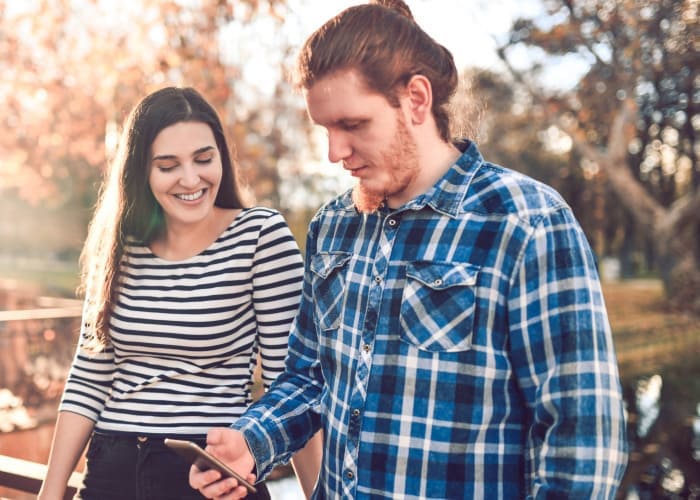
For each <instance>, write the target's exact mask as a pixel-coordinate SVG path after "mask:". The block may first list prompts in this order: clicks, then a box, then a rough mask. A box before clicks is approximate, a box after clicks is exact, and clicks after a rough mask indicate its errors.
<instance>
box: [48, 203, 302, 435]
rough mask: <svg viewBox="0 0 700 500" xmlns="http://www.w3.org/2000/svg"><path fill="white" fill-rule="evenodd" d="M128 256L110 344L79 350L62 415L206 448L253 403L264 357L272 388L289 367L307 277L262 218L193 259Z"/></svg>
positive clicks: (282, 226) (248, 213)
mask: <svg viewBox="0 0 700 500" xmlns="http://www.w3.org/2000/svg"><path fill="white" fill-rule="evenodd" d="M125 254H126V255H125V258H124V259H123V262H122V267H121V272H122V273H121V277H122V281H121V282H120V287H119V290H118V298H117V301H116V305H115V307H114V309H113V312H112V315H111V319H110V324H109V328H110V335H111V343H110V344H109V345H108V346H107V348H106V349H105V350H104V351H102V352H100V353H98V354H92V353H89V352H86V351H84V350H83V349H82V348H81V347H80V345H79V347H78V349H77V351H76V356H75V358H74V362H73V365H72V368H71V371H70V373H69V377H68V379H67V382H66V387H65V390H64V395H63V399H62V402H61V405H60V410H61V411H70V412H74V413H78V414H81V415H83V416H85V417H87V418H90V419H92V420H94V421H95V422H96V426H95V429H96V430H97V431H98V432H102V433H138V434H142V435H152V436H172V435H178V436H188V437H197V438H201V437H203V436H205V435H206V433H207V431H208V430H209V429H210V428H211V427H213V426H228V425H229V424H230V423H231V421H232V420H235V419H236V418H237V417H238V416H239V415H240V414H241V413H242V412H243V411H244V410H245V408H246V407H247V406H248V405H249V404H250V402H251V392H250V391H251V387H252V374H253V370H254V368H255V365H256V362H257V358H258V356H259V357H260V358H261V360H262V376H263V382H264V384H265V385H266V386H269V384H270V383H271V382H272V381H273V380H274V379H275V378H276V377H277V376H278V375H279V373H280V372H281V371H282V370H283V368H284V359H285V355H286V353H287V342H288V336H289V328H290V325H291V322H292V320H293V318H294V315H295V314H296V311H297V308H298V305H299V299H300V293H301V279H302V274H303V261H302V258H301V254H300V252H299V247H298V246H297V244H296V242H295V240H294V238H293V236H292V234H291V232H290V230H289V227H288V226H287V224H286V222H285V220H284V219H283V217H282V215H281V214H279V213H278V212H277V211H275V210H272V209H267V208H261V207H256V208H252V209H247V210H243V211H242V212H241V213H240V214H239V215H238V216H237V217H236V219H235V220H234V221H233V222H232V223H231V224H230V225H229V227H228V228H227V229H226V230H225V231H224V232H223V233H222V234H221V235H220V236H219V237H218V239H217V240H216V241H215V242H214V243H213V244H212V245H211V246H210V247H209V248H208V249H206V250H205V251H203V252H201V253H200V254H198V255H196V256H194V257H191V258H188V259H185V260H182V261H170V260H163V259H161V258H159V257H157V256H155V255H154V254H153V253H152V252H151V251H150V250H149V248H148V247H146V246H142V245H137V244H132V245H129V246H127V248H126V252H125ZM85 334H86V332H85V331H83V332H81V335H82V336H83V338H84V336H85ZM81 344H82V342H81Z"/></svg>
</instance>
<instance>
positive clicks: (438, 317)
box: [234, 144, 627, 499]
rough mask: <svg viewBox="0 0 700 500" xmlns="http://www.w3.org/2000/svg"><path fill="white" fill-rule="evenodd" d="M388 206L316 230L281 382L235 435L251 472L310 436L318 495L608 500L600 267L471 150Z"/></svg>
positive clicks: (548, 193) (615, 440)
mask: <svg viewBox="0 0 700 500" xmlns="http://www.w3.org/2000/svg"><path fill="white" fill-rule="evenodd" d="M464 147H466V149H465V150H464V152H463V154H462V156H461V157H460V158H459V160H458V161H457V163H456V164H455V165H454V166H453V167H452V168H451V169H450V170H449V171H448V172H447V173H446V174H445V175H444V176H443V178H442V179H441V180H440V181H439V182H438V183H437V184H436V185H435V186H434V187H433V188H432V189H430V190H429V191H428V192H427V193H425V194H424V195H421V196H419V197H417V198H416V199H414V200H412V201H411V202H409V203H407V204H406V205H405V206H403V207H401V208H400V209H398V210H393V211H390V210H388V209H382V210H380V211H378V212H377V213H374V214H371V215H366V214H365V215H363V214H360V213H358V212H357V211H356V209H355V207H354V205H353V203H352V201H351V198H350V196H349V194H348V193H346V194H345V195H343V196H341V197H339V198H337V199H335V200H334V201H332V202H331V203H329V204H327V205H326V206H325V207H323V208H322V209H321V210H319V212H318V213H317V215H316V217H315V218H314V219H313V220H312V222H311V224H310V230H309V235H308V240H307V245H306V272H305V281H304V288H303V297H302V302H301V305H300V311H299V314H298V316H297V319H296V321H295V324H294V327H293V329H292V334H291V338H290V350H289V354H288V358H287V368H286V372H285V373H284V374H283V375H282V376H281V377H280V378H279V379H278V381H277V383H276V384H275V385H273V387H272V389H270V391H269V393H268V394H267V396H266V397H264V398H263V400H262V401H261V402H260V403H258V404H256V405H254V406H253V407H252V408H251V410H249V411H248V412H247V413H246V414H245V415H244V417H242V418H241V419H240V420H239V421H238V422H236V423H235V424H234V427H236V428H239V429H242V430H244V432H245V435H246V439H247V440H248V443H249V445H250V447H251V450H252V451H253V454H254V456H255V458H256V462H257V470H258V473H259V475H260V476H264V475H265V474H267V473H268V472H269V471H270V469H271V466H272V465H273V463H275V462H279V461H280V460H287V459H289V457H290V452H292V451H293V450H297V449H298V448H300V447H301V446H302V445H303V443H304V441H305V440H306V439H308V438H309V436H310V435H311V434H312V433H313V432H314V431H316V430H317V429H318V428H319V427H320V428H322V429H323V431H324V433H325V441H324V460H323V467H322V470H321V477H320V479H319V484H318V488H317V491H316V493H315V497H316V498H353V499H354V498H358V499H359V498H372V497H388V498H401V499H410V498H486V499H492V498H504V499H514V498H525V497H532V498H554V497H557V498H586V499H590V498H610V499H612V498H614V495H615V491H616V488H617V485H618V482H619V480H620V479H621V477H622V474H623V472H624V469H625V465H626V461H627V448H626V440H625V435H626V429H625V420H624V415H623V403H622V395H621V390H620V383H619V377H618V371H617V364H616V359H615V352H614V349H613V343H612V338H611V332H610V326H609V323H608V318H607V313H606V309H605V304H604V301H603V296H602V293H601V288H600V283H599V278H598V274H597V272H596V263H595V259H594V257H593V255H592V252H591V250H590V247H589V244H588V242H587V240H586V237H585V236H584V234H583V232H582V230H581V228H580V226H579V224H578V223H577V221H576V220H575V218H574V216H573V214H572V212H571V210H570V208H569V207H568V206H567V205H566V203H565V202H564V201H563V200H562V198H561V197H560V196H559V195H558V194H557V193H556V192H555V191H554V190H552V189H551V188H549V187H547V186H545V185H543V184H541V183H538V182H536V181H534V180H532V179H530V178H528V177H525V176H523V175H521V174H518V173H516V172H513V171H511V170H508V169H505V168H502V167H499V166H496V165H493V164H489V163H486V162H485V161H484V160H483V158H482V157H481V155H480V153H479V152H478V150H477V148H476V146H475V145H474V144H466V146H464Z"/></svg>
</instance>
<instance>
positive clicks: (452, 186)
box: [405, 140, 484, 217]
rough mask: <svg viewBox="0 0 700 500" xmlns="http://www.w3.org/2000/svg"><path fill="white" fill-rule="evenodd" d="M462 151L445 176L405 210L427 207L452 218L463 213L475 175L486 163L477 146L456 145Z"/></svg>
mask: <svg viewBox="0 0 700 500" xmlns="http://www.w3.org/2000/svg"><path fill="white" fill-rule="evenodd" d="M455 146H457V148H459V150H460V151H462V155H461V156H460V157H459V158H457V161H456V162H455V163H454V165H452V167H450V169H449V170H448V171H447V172H445V175H443V176H442V178H441V179H440V180H439V181H438V182H437V183H435V185H433V187H431V188H430V189H429V190H428V191H427V192H425V193H424V194H422V195H420V196H417V197H416V198H414V199H413V200H411V201H409V202H408V203H407V204H406V205H405V208H408V209H410V210H420V209H422V208H424V207H425V206H429V207H431V208H432V209H433V210H435V211H436V212H441V213H444V214H446V215H449V216H451V217H456V216H458V215H459V214H460V213H462V211H463V210H462V207H463V206H464V199H465V197H466V195H467V192H468V190H469V185H470V184H471V181H472V179H473V178H474V175H475V174H476V172H477V171H478V170H479V168H480V167H481V165H482V164H483V163H484V158H483V157H482V156H481V153H480V152H479V150H478V149H477V147H476V145H475V144H474V143H473V142H471V141H469V140H463V141H458V142H456V143H455Z"/></svg>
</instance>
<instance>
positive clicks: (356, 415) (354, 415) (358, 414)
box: [352, 408, 360, 417]
mask: <svg viewBox="0 0 700 500" xmlns="http://www.w3.org/2000/svg"><path fill="white" fill-rule="evenodd" d="M352 416H353V417H359V416H360V410H358V409H357V408H355V409H354V410H352Z"/></svg>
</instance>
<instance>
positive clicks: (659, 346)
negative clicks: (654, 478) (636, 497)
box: [603, 280, 700, 498]
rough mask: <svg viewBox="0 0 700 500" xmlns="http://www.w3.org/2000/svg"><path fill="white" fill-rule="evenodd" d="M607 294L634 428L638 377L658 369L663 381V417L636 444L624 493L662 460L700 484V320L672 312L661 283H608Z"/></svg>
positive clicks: (605, 289) (632, 449)
mask: <svg viewBox="0 0 700 500" xmlns="http://www.w3.org/2000/svg"><path fill="white" fill-rule="evenodd" d="M603 292H604V294H605V299H606V303H607V307H608V313H609V316H610V323H611V326H612V331H613V338H614V342H615V349H616V352H617V359H618V365H619V368H620V378H621V380H622V385H623V391H624V395H625V400H626V401H627V402H628V403H629V404H630V405H632V406H630V414H629V422H630V424H631V426H632V427H633V426H634V424H635V422H636V418H637V416H636V414H635V411H634V407H633V403H634V390H635V386H636V383H637V381H638V380H639V379H640V378H644V377H648V376H650V375H653V374H656V373H658V374H659V375H661V377H662V379H663V387H662V391H661V400H660V408H661V411H660V413H659V418H658V420H657V422H656V424H655V425H654V426H653V427H652V429H651V431H650V432H649V435H648V436H647V437H646V438H644V439H640V440H636V441H633V442H632V448H631V453H630V460H629V465H628V468H627V473H626V475H625V478H624V480H623V483H622V487H621V489H620V494H624V492H625V490H626V488H627V486H629V485H630V484H639V483H640V482H642V483H643V482H644V481H645V477H648V474H647V471H648V470H649V467H650V466H652V465H654V464H658V463H659V462H660V460H661V459H663V458H669V459H671V461H672V463H673V466H674V467H677V468H679V469H681V470H682V471H683V473H684V475H685V477H686V481H687V483H690V484H695V485H699V486H700V467H698V463H697V462H695V461H694V460H693V459H692V457H691V456H690V452H691V448H690V443H691V439H692V420H693V417H694V415H695V413H696V407H697V405H698V404H699V403H700V318H697V317H693V316H690V315H687V314H681V313H676V312H671V311H670V310H669V308H668V307H667V305H666V302H665V300H664V291H663V287H662V285H661V283H660V282H658V281H642V280H638V281H636V280H635V281H622V282H617V283H606V284H604V286H603ZM619 498H624V497H619ZM679 498H685V497H679Z"/></svg>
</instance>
